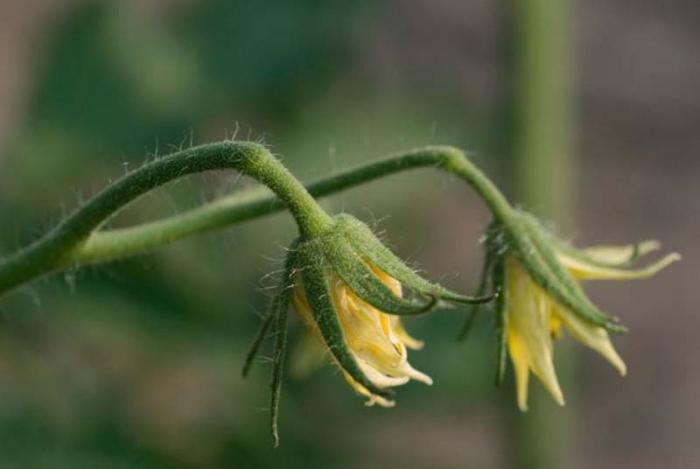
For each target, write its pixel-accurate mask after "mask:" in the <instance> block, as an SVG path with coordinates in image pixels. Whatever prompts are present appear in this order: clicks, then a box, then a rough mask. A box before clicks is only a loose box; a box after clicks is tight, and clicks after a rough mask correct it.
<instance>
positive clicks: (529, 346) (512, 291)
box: [507, 259, 564, 410]
mask: <svg viewBox="0 0 700 469" xmlns="http://www.w3.org/2000/svg"><path fill="white" fill-rule="evenodd" d="M507 288H508V299H509V308H508V336H507V340H508V350H509V353H510V356H511V360H512V361H513V367H514V369H515V373H516V383H517V387H518V407H520V409H521V410H526V409H527V392H528V390H527V387H528V371H532V372H533V373H534V374H535V375H536V376H537V377H538V378H539V379H540V381H542V383H543V384H544V386H545V388H546V389H547V391H549V393H550V394H551V395H552V397H553V398H554V400H555V401H556V402H557V403H559V404H561V405H563V404H564V396H563V394H562V392H561V388H560V387H559V381H558V380H557V376H556V372H555V371H554V362H553V359H552V354H553V346H552V337H551V321H550V316H551V309H552V302H551V300H550V299H549V297H548V295H547V294H546V293H545V292H544V291H543V290H542V289H540V288H539V287H538V286H537V285H536V284H535V283H534V282H533V281H532V280H531V279H530V277H529V275H528V274H527V273H526V272H525V270H524V269H523V268H522V267H520V265H519V264H518V263H517V261H515V260H513V259H510V260H509V261H508V265H507Z"/></svg>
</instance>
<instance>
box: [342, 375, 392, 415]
mask: <svg viewBox="0 0 700 469" xmlns="http://www.w3.org/2000/svg"><path fill="white" fill-rule="evenodd" d="M343 377H344V378H345V380H346V381H347V382H348V384H350V386H352V387H353V389H355V391H357V393H358V394H360V395H362V396H365V397H366V398H367V401H366V402H365V405H366V406H368V407H372V406H374V405H375V404H377V405H379V406H380V407H386V408H390V407H394V406H395V405H396V402H395V401H392V400H390V399H386V398H384V397H382V396H377V395H376V394H372V393H371V392H369V391H368V390H367V388H365V387H364V386H362V385H361V384H360V383H358V382H357V381H355V380H354V379H353V378H352V376H350V375H349V374H347V373H346V372H345V371H343Z"/></svg>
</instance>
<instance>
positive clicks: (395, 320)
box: [391, 316, 425, 350]
mask: <svg viewBox="0 0 700 469" xmlns="http://www.w3.org/2000/svg"><path fill="white" fill-rule="evenodd" d="M391 324H392V329H393V330H394V334H396V337H398V339H399V340H400V341H401V342H402V343H403V344H404V345H405V346H406V347H408V348H410V349H411V350H420V349H422V348H423V346H424V345H425V343H424V342H423V341H422V340H418V339H415V338H413V337H412V336H411V335H410V334H409V333H408V331H406V328H404V327H403V324H402V323H401V318H400V317H399V316H391Z"/></svg>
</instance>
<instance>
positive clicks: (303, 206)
mask: <svg viewBox="0 0 700 469" xmlns="http://www.w3.org/2000/svg"><path fill="white" fill-rule="evenodd" d="M215 169H236V170H238V171H240V172H241V173H243V174H246V175H248V176H251V177H253V178H255V179H257V180H258V181H260V182H261V183H263V184H265V185H266V186H267V187H269V188H270V189H271V190H272V191H273V192H274V193H275V195H276V196H277V197H278V198H279V200H280V201H281V202H280V204H281V206H286V207H287V208H289V210H290V212H291V213H292V215H293V216H294V218H295V220H296V222H297V224H298V225H299V230H300V232H301V235H302V236H304V237H310V236H314V235H316V234H318V233H320V232H321V231H323V230H324V229H326V228H327V227H328V226H329V225H330V224H331V219H330V217H329V216H328V215H327V214H326V213H325V212H324V211H323V210H322V209H321V208H320V207H319V206H318V204H316V202H315V201H314V199H313V198H312V197H311V195H309V193H308V192H307V191H306V189H305V188H304V186H302V185H301V183H299V182H298V181H297V180H296V179H295V178H294V176H292V175H291V173H289V171H287V169H286V168H285V167H284V166H283V165H282V164H281V163H280V162H279V161H278V160H277V159H276V158H275V157H274V156H273V155H272V154H271V153H270V152H269V151H268V150H267V149H266V148H265V147H264V146H262V145H259V144H256V143H250V142H231V141H224V142H218V143H211V144H206V145H201V146H197V147H193V148H190V149H187V150H183V151H180V152H177V153H174V154H172V155H170V156H167V157H164V158H161V159H159V160H156V161H153V162H151V163H148V164H146V165H144V166H142V167H141V168H139V169H137V170H135V171H133V172H131V173H129V174H127V175H126V176H124V177H122V178H121V179H119V180H118V181H116V182H115V183H113V184H111V185H109V186H108V187H107V188H106V189H104V190H103V191H102V192H100V193H99V194H97V195H96V196H95V197H93V198H92V199H90V200H89V201H88V202H87V203H85V204H84V205H83V206H81V207H80V208H78V209H77V210H75V211H74V212H73V213H72V214H71V215H69V216H68V217H67V218H65V219H64V220H63V221H62V222H61V223H59V224H58V225H57V226H56V227H55V228H54V229H52V230H51V231H50V232H49V233H47V234H46V235H45V236H44V237H43V238H41V239H39V240H37V241H35V242H34V243H33V244H31V245H29V246H28V247H26V248H25V249H23V250H21V251H19V252H18V253H16V254H14V255H13V256H11V257H9V258H7V259H4V260H2V261H0V294H1V293H2V292H5V291H7V290H9V289H11V288H13V287H16V286H18V285H21V284H22V283H25V282H27V281H29V280H31V279H34V278H36V277H38V276H40V275H42V274H45V273H47V272H50V271H53V270H57V269H60V268H65V267H67V266H69V265H71V264H74V263H80V262H81V261H82V258H81V254H80V253H81V252H83V249H84V248H85V247H86V246H85V245H86V241H87V240H88V239H89V237H90V236H91V235H92V234H93V232H94V231H95V230H97V229H98V228H99V227H100V226H101V225H102V224H103V223H104V222H105V221H107V220H108V219H109V218H111V217H112V216H114V215H115V214H116V213H117V212H118V211H119V210H120V209H122V208H123V207H125V206H126V205H127V204H129V203H130V202H132V201H133V200H134V199H136V198H138V197H139V196H141V195H143V194H145V193H146V192H148V191H150V190H152V189H154V188H156V187H158V186H160V185H163V184H165V183H167V182H169V181H172V180H174V179H177V178H180V177H183V176H185V175H188V174H193V173H199V172H203V171H209V170H215ZM110 248H111V249H112V250H113V254H116V251H118V249H116V246H115V245H113V244H112V245H111V246H110ZM111 257H116V255H112V256H111Z"/></svg>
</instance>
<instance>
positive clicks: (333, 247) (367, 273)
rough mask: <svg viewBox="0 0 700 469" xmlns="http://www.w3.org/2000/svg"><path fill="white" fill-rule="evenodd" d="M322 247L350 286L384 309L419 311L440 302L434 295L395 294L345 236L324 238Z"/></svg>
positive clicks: (333, 265) (406, 313)
mask: <svg viewBox="0 0 700 469" xmlns="http://www.w3.org/2000/svg"><path fill="white" fill-rule="evenodd" d="M323 249H324V253H325V255H326V258H327V259H328V261H329V263H330V264H331V266H332V268H333V270H334V271H335V272H336V273H337V274H338V275H339V276H340V278H341V279H342V280H343V282H345V283H346V284H347V285H348V287H349V288H350V290H352V292H353V293H355V294H356V295H357V296H359V297H360V298H362V299H363V300H364V301H366V302H367V303H369V304H370V305H372V306H374V307H375V308H377V309H378V310H379V311H381V312H383V313H388V314H395V315H400V316H404V315H417V314H422V313H426V312H428V311H430V310H431V309H433V308H434V307H435V305H436V304H437V300H436V299H435V298H434V297H429V298H425V297H422V298H420V300H422V301H420V300H419V301H416V300H412V299H407V298H403V297H401V296H397V295H395V294H394V292H392V291H391V290H390V289H389V287H387V286H386V285H385V284H384V283H383V282H382V281H381V279H380V278H379V277H377V275H376V274H375V273H374V272H373V271H372V269H370V268H369V266H368V265H367V264H366V263H365V261H364V260H363V259H361V258H360V257H359V255H358V254H357V253H356V252H355V251H353V249H352V247H351V246H350V244H349V243H348V242H347V241H346V239H345V238H344V237H333V238H330V239H327V240H324V243H323Z"/></svg>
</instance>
